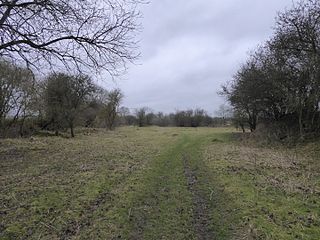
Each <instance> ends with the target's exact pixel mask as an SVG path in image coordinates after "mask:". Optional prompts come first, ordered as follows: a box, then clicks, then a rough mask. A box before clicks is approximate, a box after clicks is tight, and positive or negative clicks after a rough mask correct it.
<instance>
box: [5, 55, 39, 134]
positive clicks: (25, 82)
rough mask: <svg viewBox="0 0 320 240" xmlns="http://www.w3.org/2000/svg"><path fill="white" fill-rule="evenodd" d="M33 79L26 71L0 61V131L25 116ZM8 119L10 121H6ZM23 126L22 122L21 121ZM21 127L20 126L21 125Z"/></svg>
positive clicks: (29, 101) (32, 88) (32, 87)
mask: <svg viewBox="0 0 320 240" xmlns="http://www.w3.org/2000/svg"><path fill="white" fill-rule="evenodd" d="M34 83H35V81H34V77H33V74H32V72H31V71H29V70H28V69H25V68H22V67H19V66H16V65H13V64H11V63H9V62H7V61H3V60H1V61H0V129H1V130H3V131H4V130H5V128H6V127H10V126H11V125H13V124H14V123H15V122H16V121H17V120H18V118H19V117H20V116H22V117H23V120H24V119H25V117H26V116H27V111H28V107H29V105H30V103H31V96H32V92H33V90H34ZM8 119H10V120H8ZM22 124H23V121H22ZM21 126H22V125H21Z"/></svg>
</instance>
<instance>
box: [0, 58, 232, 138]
mask: <svg viewBox="0 0 320 240" xmlns="http://www.w3.org/2000/svg"><path fill="white" fill-rule="evenodd" d="M0 86H1V88H0V136H1V137H16V136H30V135H32V134H34V133H37V132H41V131H51V132H52V133H55V134H56V135H59V133H60V132H65V131H67V130H68V129H69V131H70V135H71V136H72V137H73V136H74V135H75V133H74V129H75V127H89V128H93V127H95V128H107V129H109V130H112V129H114V128H115V127H116V126H121V125H136V126H139V127H145V126H151V125H157V126H162V127H165V126H178V127H201V126H221V125H225V124H226V123H227V122H228V117H227V116H225V115H222V116H221V117H218V118H212V117H210V116H209V115H208V114H207V113H206V111H205V110H202V109H195V110H186V111H176V112H175V113H171V114H164V113H161V112H158V113H154V112H153V111H151V110H150V109H149V108H147V107H142V108H139V109H136V110H135V111H133V112H130V111H129V109H128V108H126V107H120V104H121V100H122V98H123V94H122V93H121V91H120V90H119V89H115V90H112V91H107V90H106V89H103V88H101V87H100V86H98V85H96V84H95V83H94V82H93V80H92V79H91V78H90V77H89V76H87V75H81V74H77V75H71V74H66V73H52V74H49V75H48V76H47V77H45V78H43V79H41V80H37V79H36V78H35V76H34V75H33V73H32V72H31V71H30V70H28V69H26V68H23V67H20V66H17V65H14V64H12V63H9V62H7V61H5V60H1V61H0Z"/></svg>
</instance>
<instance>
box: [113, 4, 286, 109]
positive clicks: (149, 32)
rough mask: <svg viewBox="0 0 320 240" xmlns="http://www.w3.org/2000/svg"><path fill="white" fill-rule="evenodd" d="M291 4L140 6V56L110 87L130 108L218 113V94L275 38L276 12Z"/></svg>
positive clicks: (220, 101)
mask: <svg viewBox="0 0 320 240" xmlns="http://www.w3.org/2000/svg"><path fill="white" fill-rule="evenodd" d="M291 4H292V0H268V1H266V0H153V1H152V2H150V4H148V5H145V6H143V7H142V13H143V16H144V17H143V19H142V26H143V29H142V32H141V34H140V37H139V38H140V39H141V42H140V51H141V54H142V56H141V58H140V60H139V61H138V64H137V65H135V66H130V69H129V71H128V74H126V75H125V76H123V77H122V79H118V80H117V81H116V83H114V84H110V83H109V84H108V86H107V87H109V88H110V87H112V86H113V87H114V86H116V87H120V88H121V89H122V90H123V92H124V94H125V99H124V101H123V105H124V106H127V107H129V108H130V109H135V108H139V107H143V106H148V107H150V108H151V109H153V110H154V111H164V112H171V111H175V110H177V109H180V110H182V109H187V108H196V107H200V108H204V109H206V110H207V111H208V112H209V113H210V114H212V113H214V112H215V110H216V109H217V108H218V107H219V105H220V104H222V103H223V102H224V99H223V98H222V97H220V96H218V94H217V92H218V91H219V90H220V87H221V85H222V84H223V83H226V82H227V81H228V80H230V79H231V78H232V75H233V74H234V73H235V72H236V70H237V69H238V67H239V65H240V64H241V63H242V62H243V61H245V59H246V56H247V53H248V51H250V50H252V49H254V48H255V47H256V46H257V45H258V44H260V43H262V42H264V41H265V40H267V39H268V38H269V37H270V36H271V35H272V32H273V30H272V27H273V26H274V22H275V16H276V14H277V12H278V11H281V10H284V9H285V8H286V7H290V6H291Z"/></svg>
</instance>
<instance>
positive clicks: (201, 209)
mask: <svg viewBox="0 0 320 240" xmlns="http://www.w3.org/2000/svg"><path fill="white" fill-rule="evenodd" d="M182 160H183V164H184V174H185V177H186V179H187V183H188V189H189V191H190V192H191V194H192V200H193V221H192V223H193V227H194V231H195V234H196V237H197V239H199V240H209V239H213V236H212V235H213V234H212V232H210V230H209V225H210V219H209V209H208V202H207V200H206V199H205V198H204V197H203V196H202V193H201V192H200V191H199V189H198V188H197V182H198V179H197V176H196V173H195V172H194V171H193V170H192V169H191V166H190V155H189V154H188V153H187V152H184V153H183V154H182Z"/></svg>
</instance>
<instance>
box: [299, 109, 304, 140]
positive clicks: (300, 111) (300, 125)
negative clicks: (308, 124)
mask: <svg viewBox="0 0 320 240" xmlns="http://www.w3.org/2000/svg"><path fill="white" fill-rule="evenodd" d="M302 114H303V112H302V107H300V109H299V133H300V138H301V139H303V138H304V131H303V121H302Z"/></svg>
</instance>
